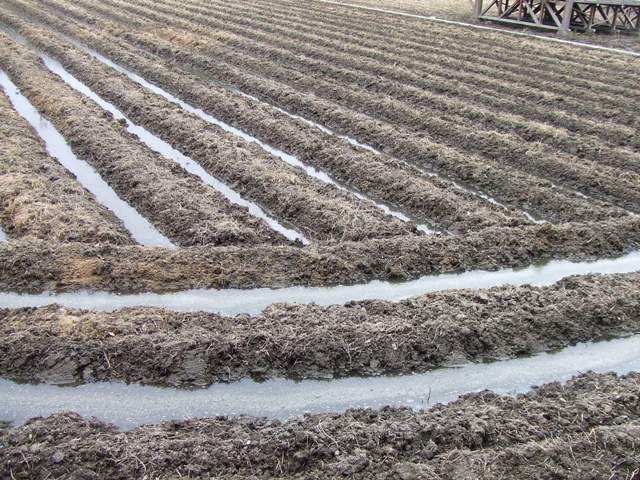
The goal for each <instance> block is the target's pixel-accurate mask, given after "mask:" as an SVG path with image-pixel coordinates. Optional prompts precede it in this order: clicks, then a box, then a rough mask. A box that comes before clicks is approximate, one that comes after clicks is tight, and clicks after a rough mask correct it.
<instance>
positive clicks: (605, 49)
mask: <svg viewBox="0 0 640 480" xmlns="http://www.w3.org/2000/svg"><path fill="white" fill-rule="evenodd" d="M316 1H318V2H321V3H327V4H333V5H338V6H341V7H350V8H356V9H362V10H369V11H372V12H380V13H388V14H392V15H399V16H404V17H409V18H417V19H420V20H427V21H430V22H435V23H442V24H448V25H458V26H463V27H468V28H470V29H477V30H485V31H490V32H496V33H500V34H507V35H512V36H517V37H529V38H535V39H537V40H541V41H548V42H552V43H559V44H563V45H571V46H579V47H585V48H587V49H594V50H601V51H603V52H607V53H615V54H620V55H631V56H634V57H640V53H638V52H634V51H630V50H624V49H621V48H612V47H606V46H603V45H595V44H592V43H587V42H578V41H572V40H566V39H562V38H557V37H548V36H542V35H536V34H535V33H532V32H522V31H519V30H515V29H505V28H497V27H490V26H486V25H477V24H472V23H467V22H460V21H455V20H449V19H446V18H439V17H436V16H426V15H418V14H412V13H409V12H401V11H397V10H389V9H380V8H374V7H368V6H366V5H356V4H353V3H345V2H339V1H336V0H316Z"/></svg>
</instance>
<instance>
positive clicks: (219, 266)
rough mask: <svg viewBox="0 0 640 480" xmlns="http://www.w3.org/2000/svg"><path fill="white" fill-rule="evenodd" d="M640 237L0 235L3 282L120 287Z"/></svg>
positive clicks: (433, 263) (554, 252)
mask: <svg viewBox="0 0 640 480" xmlns="http://www.w3.org/2000/svg"><path fill="white" fill-rule="evenodd" d="M639 246H640V220H639V219H637V218H635V217H632V218H629V219H628V220H612V221H608V222H601V223H591V224H587V225H585V224H577V223H576V224H563V225H551V224H543V225H535V226H529V227H521V228H489V229H484V230H482V231H481V232H477V233H473V234H469V235H466V236H464V237H462V236H441V235H429V236H407V237H396V238H391V239H379V240H369V241H366V242H365V241H363V242H342V243H338V244H335V245H332V244H330V245H318V246H314V247H308V248H298V247H293V246H256V247H245V248H239V247H206V246H204V247H190V248H181V249H177V250H175V251H170V250H166V249H161V248H147V247H139V246H116V245H106V244H102V245H87V244H78V243H67V244H54V243H49V242H46V241H13V242H9V243H6V244H2V245H0V267H1V268H2V272H3V274H2V276H1V277H0V291H12V292H23V293H26V292H32V293H33V292H43V291H73V290H78V289H94V290H106V291H114V292H120V293H132V292H141V291H154V292H168V291H177V290H185V289H190V288H254V287H287V286H292V285H307V286H327V285H339V284H341V285H345V284H355V283H364V282H367V281H370V280H375V279H378V280H392V281H400V280H410V279H416V278H418V277H420V276H423V275H432V274H440V273H454V272H463V271H468V270H497V269H499V268H502V267H524V266H528V265H531V264H533V263H541V262H544V261H547V260H550V259H569V260H576V261H577V260H590V259H595V258H603V257H613V256H619V255H622V254H624V253H627V252H630V251H632V250H636V249H638V247H639Z"/></svg>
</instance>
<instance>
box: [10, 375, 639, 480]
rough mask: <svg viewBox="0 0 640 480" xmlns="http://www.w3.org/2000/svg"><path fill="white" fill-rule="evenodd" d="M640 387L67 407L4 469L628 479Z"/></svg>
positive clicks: (104, 474) (28, 473)
mask: <svg viewBox="0 0 640 480" xmlns="http://www.w3.org/2000/svg"><path fill="white" fill-rule="evenodd" d="M639 391H640V375H639V374H637V373H633V374H629V375H626V376H623V377H617V376H615V375H613V374H604V375H596V374H586V375H582V376H580V377H576V378H575V379H573V380H571V381H569V382H568V383H567V384H566V385H561V384H559V383H550V384H546V385H544V386H542V387H538V388H535V389H534V390H532V391H531V392H529V393H527V394H522V395H519V396H517V397H516V398H512V397H505V396H498V395H496V394H493V393H491V392H481V393H475V394H470V395H466V396H464V397H461V398H460V399H459V400H457V401H456V402H453V403H451V404H448V405H438V406H435V407H433V408H432V409H430V410H427V411H418V412H414V411H411V410H407V409H399V408H383V409H382V410H379V411H376V410H371V409H354V410H349V411H347V412H346V413H344V414H321V415H308V416H305V417H301V418H296V419H291V420H289V421H286V422H280V421H277V420H267V419H263V418H254V417H239V418H227V417H216V418H205V419H196V420H188V421H181V422H166V423H163V424H159V425H149V426H142V427H139V428H136V429H134V430H131V431H128V432H119V431H117V430H116V429H115V428H114V427H112V426H110V425H107V424H104V423H101V422H98V421H95V420H90V419H83V418H81V417H80V416H78V415H77V414H73V413H61V414H57V415H53V416H50V417H47V418H37V419H33V420H31V421H30V422H28V423H27V424H26V425H24V426H21V427H14V428H5V429H3V430H0V431H1V432H2V433H1V435H2V445H3V448H1V449H0V460H1V461H0V465H2V466H0V469H1V470H0V473H2V475H3V476H4V477H7V478H15V479H20V478H30V479H44V478H52V477H53V478H66V479H94V478H113V479H120V478H122V479H125V478H140V477H142V476H146V478H180V477H190V478H212V477H214V476H215V478H249V477H250V478H274V477H279V478H284V477H288V478H291V477H293V478H355V479H360V478H362V479H370V478H379V479H386V478H390V479H428V478H443V479H460V478H465V479H466V478H469V479H471V478H497V477H498V476H499V474H500V473H503V474H504V475H505V476H504V477H500V478H572V479H584V478H594V479H595V478H615V479H629V478H636V477H637V468H638V466H639V465H640V457H639V456H638V455H639V454H638V450H637V435H638V433H639V432H640V427H639V425H640V424H639V423H638V422H639V420H640V397H639V395H638V392H639ZM547 455H549V456H547ZM483 460H484V461H483ZM486 461H490V463H487V462H486ZM634 472H636V473H634ZM482 475H485V476H482ZM521 475H524V476H521ZM634 475H635V476H636V477H634Z"/></svg>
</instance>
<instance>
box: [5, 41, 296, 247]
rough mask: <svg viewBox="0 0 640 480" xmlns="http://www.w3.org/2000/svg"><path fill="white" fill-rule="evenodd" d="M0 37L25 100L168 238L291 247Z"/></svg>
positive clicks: (182, 241)
mask: <svg viewBox="0 0 640 480" xmlns="http://www.w3.org/2000/svg"><path fill="white" fill-rule="evenodd" d="M1 36H2V38H3V43H2V46H1V47H0V48H2V61H1V65H2V67H3V68H4V69H5V70H6V71H7V72H8V74H9V75H10V77H11V78H12V80H13V81H14V82H15V83H16V84H17V85H18V87H19V88H20V89H21V90H22V92H23V94H25V95H26V96H27V98H29V100H30V101H31V102H32V103H33V104H34V106H35V107H36V108H37V109H38V110H39V111H40V112H41V113H42V114H44V115H47V117H49V118H50V119H51V121H52V122H53V123H54V125H55V126H56V127H57V128H58V129H59V131H60V132H61V133H62V134H63V135H65V137H66V140H67V141H68V142H69V144H70V146H71V147H72V149H73V150H74V152H75V153H76V154H77V155H78V156H79V157H80V158H82V159H85V160H87V161H88V162H89V163H91V165H92V166H93V167H94V168H96V170H97V171H98V173H100V174H101V176H102V177H103V178H104V179H105V180H107V181H108V182H109V183H110V185H111V186H112V187H113V188H114V190H115V191H116V192H117V193H118V194H119V195H120V197H121V198H123V199H125V200H126V201H128V202H129V203H130V204H131V205H132V206H134V207H135V208H137V209H138V210H139V211H140V213H142V214H143V215H145V216H146V217H147V218H148V219H149V220H151V221H152V222H154V223H155V224H156V225H157V226H158V227H159V228H160V230H161V231H162V232H163V233H165V234H167V236H169V238H171V239H172V240H174V241H176V242H177V243H178V244H179V245H181V246H190V245H204V244H213V245H229V244H239V245H252V244H257V243H276V244H278V243H279V244H283V243H286V242H287V240H286V239H285V238H284V237H282V236H281V235H280V234H278V233H276V232H274V231H273V230H271V229H270V228H269V227H268V226H267V225H266V224H264V223H262V222H261V221H260V220H258V219H257V218H255V217H253V216H251V215H249V213H248V212H247V211H246V210H245V209H242V208H240V207H236V206H234V205H231V204H230V203H229V202H228V200H226V198H224V197H223V196H222V195H221V194H220V193H218V192H216V191H215V190H213V189H212V188H210V187H208V186H207V185H205V184H204V183H203V182H202V181H201V180H200V179H198V178H197V177H195V176H194V175H190V174H188V173H186V172H185V171H184V170H183V169H182V168H180V167H179V166H178V165H177V164H175V163H174V162H172V161H170V160H168V159H165V158H164V157H162V156H160V155H159V154H155V153H153V152H152V151H150V150H149V149H148V148H146V147H145V146H144V145H143V144H141V143H139V142H138V141H137V139H136V138H135V137H134V136H133V135H132V134H129V133H127V132H126V131H125V130H124V128H123V126H122V125H121V124H120V123H119V122H117V121H116V120H114V119H113V118H112V117H111V116H110V114H107V113H106V112H105V111H103V110H102V109H101V108H99V107H98V106H97V105H95V104H94V103H93V102H91V101H89V100H88V99H86V98H85V97H83V95H81V94H80V93H77V92H76V91H74V90H72V89H71V88H70V87H68V86H67V85H66V84H65V83H64V82H62V81H61V80H60V79H59V78H58V77H57V76H56V75H54V74H52V73H51V72H49V70H48V69H47V68H46V67H45V66H44V65H42V63H40V61H39V59H38V57H36V56H35V55H34V54H33V53H32V52H30V51H29V50H27V49H26V48H25V47H22V46H20V45H17V44H16V43H14V42H13V41H12V40H11V39H10V38H9V37H8V36H6V35H4V34H1ZM86 119H91V122H87V121H86ZM185 199H188V200H185Z"/></svg>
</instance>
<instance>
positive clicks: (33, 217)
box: [0, 92, 133, 244]
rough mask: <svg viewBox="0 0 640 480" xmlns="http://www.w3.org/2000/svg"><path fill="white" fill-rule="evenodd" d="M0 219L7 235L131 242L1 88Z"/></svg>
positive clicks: (117, 221) (25, 237) (109, 212)
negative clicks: (57, 158) (53, 152)
mask: <svg viewBox="0 0 640 480" xmlns="http://www.w3.org/2000/svg"><path fill="white" fill-rule="evenodd" d="M0 116H1V117H2V123H1V124H0V198H1V199H2V204H1V207H0V219H1V220H2V224H3V225H4V226H6V229H7V231H8V232H9V233H10V236H11V238H23V239H28V238H37V239H41V240H52V241H57V242H86V243H97V242H104V243H113V244H131V243H133V240H132V239H131V236H130V233H129V232H128V231H127V229H126V228H125V226H124V225H123V224H122V221H121V220H119V219H118V218H117V217H116V216H115V215H114V213H113V212H112V211H110V210H109V209H108V208H106V207H105V206H103V205H101V204H100V203H98V200H97V199H96V197H94V196H93V195H92V194H90V193H89V192H88V191H87V190H85V189H84V188H83V187H82V185H81V184H80V182H79V181H78V180H76V179H75V178H74V177H73V176H72V174H70V173H69V171H68V170H66V169H65V168H64V167H63V166H62V165H61V164H60V163H58V162H57V161H56V160H55V159H54V158H52V157H51V156H49V155H48V154H47V152H46V149H45V148H46V147H45V145H44V144H43V142H42V140H41V139H40V137H39V136H38V135H37V133H36V132H35V131H34V130H33V129H32V128H31V127H30V126H29V124H28V123H27V122H26V121H25V120H24V119H23V118H22V117H21V116H20V115H19V114H18V112H17V111H16V110H14V108H13V107H12V105H11V103H10V101H9V99H8V98H7V97H6V96H5V95H4V93H2V92H0Z"/></svg>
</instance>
